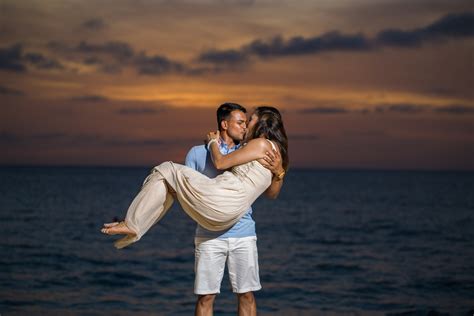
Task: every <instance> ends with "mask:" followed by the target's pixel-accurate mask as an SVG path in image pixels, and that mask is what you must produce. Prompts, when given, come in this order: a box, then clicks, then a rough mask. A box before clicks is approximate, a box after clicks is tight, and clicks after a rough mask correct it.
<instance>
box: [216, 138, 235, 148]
mask: <svg viewBox="0 0 474 316" xmlns="http://www.w3.org/2000/svg"><path fill="white" fill-rule="evenodd" d="M219 147H220V149H224V150H235V149H239V148H240V143H239V144H237V145H234V146H233V147H231V148H229V146H227V143H226V142H225V141H224V140H223V139H222V138H221V141H220V144H219Z"/></svg>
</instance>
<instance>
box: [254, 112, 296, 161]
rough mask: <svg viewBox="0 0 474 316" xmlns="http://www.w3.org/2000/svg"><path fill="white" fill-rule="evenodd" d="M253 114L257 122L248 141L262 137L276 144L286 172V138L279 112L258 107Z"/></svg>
mask: <svg viewBox="0 0 474 316" xmlns="http://www.w3.org/2000/svg"><path fill="white" fill-rule="evenodd" d="M254 113H255V114H256V115H257V117H258V121H257V123H256V124H255V126H254V129H253V131H251V133H252V134H251V135H250V137H249V138H248V139H253V138H258V137H261V136H262V135H263V136H265V138H267V139H269V140H271V141H274V142H276V143H277V145H278V147H279V148H280V154H281V158H282V165H283V168H284V169H285V170H288V165H289V160H288V137H287V136H286V132H285V126H283V120H282V118H281V114H280V112H279V111H278V110H277V109H276V108H274V107H272V106H259V107H258V108H256V109H255V112H254Z"/></svg>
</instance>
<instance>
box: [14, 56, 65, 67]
mask: <svg viewBox="0 0 474 316" xmlns="http://www.w3.org/2000/svg"><path fill="white" fill-rule="evenodd" d="M23 59H24V60H25V61H27V62H29V63H31V64H32V65H34V66H35V67H36V68H39V69H64V66H63V65H62V64H61V63H60V62H59V61H57V60H54V59H51V58H48V57H45V56H44V55H42V54H39V53H27V54H25V55H24V57H23Z"/></svg>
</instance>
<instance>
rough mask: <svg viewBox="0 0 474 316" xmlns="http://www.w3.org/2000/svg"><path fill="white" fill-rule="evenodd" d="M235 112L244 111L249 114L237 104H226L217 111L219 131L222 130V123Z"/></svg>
mask: <svg viewBox="0 0 474 316" xmlns="http://www.w3.org/2000/svg"><path fill="white" fill-rule="evenodd" d="M233 111H242V112H244V113H247V110H246V109H245V108H244V107H243V106H241V105H240V104H237V103H230V102H227V103H224V104H221V106H219V108H218V109H217V129H218V130H221V122H222V121H223V120H227V119H228V118H229V116H230V113H232V112H233Z"/></svg>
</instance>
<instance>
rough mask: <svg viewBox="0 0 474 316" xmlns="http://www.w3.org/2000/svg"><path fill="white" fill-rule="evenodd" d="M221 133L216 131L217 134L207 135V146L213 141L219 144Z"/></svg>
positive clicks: (210, 133)
mask: <svg viewBox="0 0 474 316" xmlns="http://www.w3.org/2000/svg"><path fill="white" fill-rule="evenodd" d="M219 136H220V134H219V131H215V132H209V133H207V141H206V144H209V143H210V142H211V141H212V140H213V139H214V140H215V141H217V142H219Z"/></svg>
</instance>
